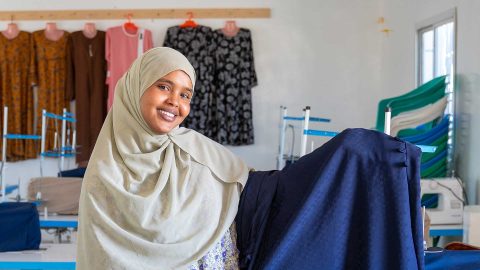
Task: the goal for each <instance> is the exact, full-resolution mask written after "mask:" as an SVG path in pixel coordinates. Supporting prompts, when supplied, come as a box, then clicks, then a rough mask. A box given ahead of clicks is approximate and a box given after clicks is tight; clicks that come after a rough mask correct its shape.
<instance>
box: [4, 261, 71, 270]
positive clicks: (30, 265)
mask: <svg viewBox="0 0 480 270" xmlns="http://www.w3.org/2000/svg"><path fill="white" fill-rule="evenodd" d="M0 269H8V270H17V269H18V270H20V269H22V270H23V269H31V270H47V269H62V270H70V269H71V270H75V262H1V261H0Z"/></svg>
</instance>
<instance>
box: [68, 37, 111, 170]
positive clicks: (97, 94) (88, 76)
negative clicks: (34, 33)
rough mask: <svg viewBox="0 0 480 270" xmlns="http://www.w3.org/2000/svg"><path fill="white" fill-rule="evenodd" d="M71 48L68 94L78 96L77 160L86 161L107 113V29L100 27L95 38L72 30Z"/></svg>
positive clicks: (76, 106)
mask: <svg viewBox="0 0 480 270" xmlns="http://www.w3.org/2000/svg"><path fill="white" fill-rule="evenodd" d="M68 48H69V52H68V55H67V69H68V75H67V95H68V98H69V99H70V100H73V99H75V111H76V113H75V117H76V118H77V124H76V128H77V143H78V146H79V147H78V150H77V151H78V153H77V163H85V162H88V159H89V158H90V155H91V153H92V151H93V147H94V146H95V142H96V140H97V136H98V134H99V133H100V129H101V128H102V125H103V121H104V120H105V117H106V116H107V108H106V106H105V104H107V97H108V88H107V85H106V84H105V79H106V71H107V62H106V60H105V32H104V31H98V30H97V34H96V35H95V37H93V38H87V37H86V36H85V35H84V34H83V31H77V32H73V33H72V34H70V37H69V38H68Z"/></svg>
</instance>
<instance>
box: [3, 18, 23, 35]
mask: <svg viewBox="0 0 480 270" xmlns="http://www.w3.org/2000/svg"><path fill="white" fill-rule="evenodd" d="M19 33H20V29H18V25H17V24H16V23H14V22H13V15H12V16H11V18H10V23H9V24H8V25H7V29H6V30H5V31H3V35H4V36H5V37H6V38H7V39H14V38H16V37H17V36H18V34H19Z"/></svg>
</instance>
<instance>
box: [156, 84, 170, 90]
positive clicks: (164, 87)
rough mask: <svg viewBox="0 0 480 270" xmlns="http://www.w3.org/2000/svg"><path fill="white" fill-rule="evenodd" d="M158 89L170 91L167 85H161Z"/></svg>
mask: <svg viewBox="0 0 480 270" xmlns="http://www.w3.org/2000/svg"><path fill="white" fill-rule="evenodd" d="M157 87H158V88H159V89H161V90H168V87H167V86H166V85H162V84H160V85H157Z"/></svg>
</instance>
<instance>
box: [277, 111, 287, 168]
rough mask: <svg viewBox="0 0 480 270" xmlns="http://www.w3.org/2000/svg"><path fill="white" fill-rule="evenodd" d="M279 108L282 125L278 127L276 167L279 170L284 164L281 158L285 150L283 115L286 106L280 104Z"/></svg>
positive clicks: (284, 114)
mask: <svg viewBox="0 0 480 270" xmlns="http://www.w3.org/2000/svg"><path fill="white" fill-rule="evenodd" d="M280 109H281V113H280V116H281V120H282V127H281V129H280V149H279V153H278V160H277V169H278V170H281V169H282V168H283V166H285V165H284V159H283V152H284V151H285V129H286V127H287V120H286V119H285V117H286V116H287V107H283V106H280Z"/></svg>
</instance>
